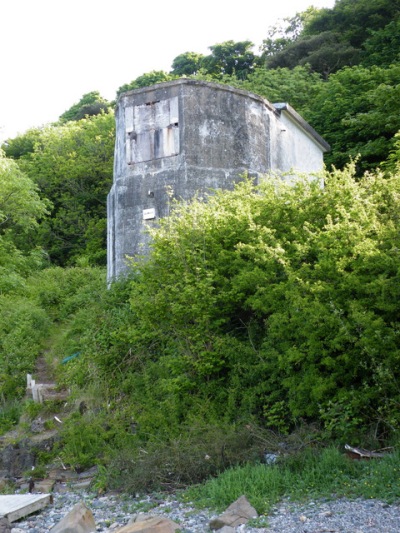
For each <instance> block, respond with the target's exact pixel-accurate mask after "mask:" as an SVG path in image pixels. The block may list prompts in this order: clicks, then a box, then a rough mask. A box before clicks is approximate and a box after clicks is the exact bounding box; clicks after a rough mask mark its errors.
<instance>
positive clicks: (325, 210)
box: [125, 164, 400, 436]
mask: <svg viewBox="0 0 400 533" xmlns="http://www.w3.org/2000/svg"><path fill="white" fill-rule="evenodd" d="M354 167H355V165H354V164H350V165H349V166H348V167H347V168H346V169H345V170H344V171H336V170H335V171H333V172H332V173H330V174H326V176H325V177H324V181H325V186H324V187H322V186H321V182H320V180H319V179H314V180H310V179H301V178H299V179H298V180H297V181H296V182H295V183H293V182H285V181H283V180H279V179H273V178H271V179H266V180H265V181H264V182H263V183H261V184H260V185H259V186H257V187H256V186H254V185H253V184H252V183H251V181H245V182H243V183H241V184H240V185H238V186H237V188H236V189H235V190H234V191H232V192H226V191H225V192H221V191H219V192H216V193H215V194H214V195H212V196H210V197H209V198H208V202H207V203H205V202H202V201H198V200H195V201H194V202H191V203H190V204H188V205H182V204H181V205H177V206H176V209H175V214H174V216H171V217H170V218H169V219H167V220H164V221H162V223H161V227H160V228H159V229H157V230H155V231H154V232H153V239H154V241H153V250H152V254H151V257H150V260H148V261H146V262H143V263H140V262H137V263H135V264H133V265H132V268H133V271H134V272H136V278H135V280H134V281H133V282H132V292H131V306H132V312H133V316H134V318H135V321H136V327H134V328H132V330H131V335H133V337H132V339H134V337H135V335H136V336H137V337H138V338H140V339H141V340H142V341H143V337H141V336H140V334H141V332H145V334H146V336H147V339H148V344H147V346H148V350H147V354H146V356H143V355H142V356H141V357H140V358H139V359H140V360H141V365H138V366H135V365H134V361H135V357H134V355H132V357H131V361H127V369H128V371H129V367H130V363H132V365H133V366H135V374H134V375H132V376H130V377H127V381H126V389H125V392H126V393H127V394H130V396H131V398H132V399H133V400H134V402H137V403H138V405H141V412H142V413H141V415H140V416H141V417H143V419H144V420H146V416H147V415H146V414H145V413H146V409H143V404H147V406H148V408H149V411H150V412H151V413H152V414H151V415H150V417H151V419H152V423H154V422H155V417H156V415H155V414H154V411H155V405H156V404H157V405H159V406H162V407H163V415H162V416H163V419H164V420H165V419H166V420H167V425H172V426H174V425H175V426H176V424H178V423H179V421H182V420H183V419H185V418H187V416H189V413H191V412H194V411H195V410H197V411H198V410H199V407H198V406H199V405H201V406H203V408H204V406H205V405H207V406H208V407H207V409H204V411H206V413H205V412H202V415H205V416H208V413H212V414H211V417H214V416H216V417H220V418H221V417H225V418H228V419H235V418H237V417H243V416H246V415H248V414H250V413H251V414H252V415H255V416H257V417H258V418H259V419H260V420H263V421H264V423H265V424H267V425H272V426H276V427H278V428H279V429H281V430H285V429H286V430H287V429H288V428H289V427H290V426H291V425H293V424H294V423H296V422H297V421H299V420H301V419H306V420H321V421H322V422H323V423H324V425H325V427H326V429H327V430H329V432H330V434H331V435H333V436H334V435H349V434H352V435H353V434H356V433H357V432H359V430H360V428H364V429H365V428H366V427H367V426H368V425H369V424H371V423H373V424H375V425H377V426H379V427H378V433H379V432H385V431H386V429H388V428H389V427H390V428H397V427H398V426H399V423H400V419H399V416H398V405H399V401H400V396H399V391H398V388H397V382H398V377H399V376H398V368H399V365H398V361H399V355H400V354H399V334H398V323H399V304H398V302H399V291H400V284H399V254H398V250H399V248H400V246H399V244H400V242H399V240H400V232H399V229H400V228H399V215H398V213H399V207H400V206H399V202H400V196H399V192H400V176H398V175H397V176H393V177H390V178H387V179H385V178H384V177H383V176H382V175H381V174H379V173H377V174H375V175H365V176H364V177H363V178H362V179H361V180H359V181H356V180H355V179H354V174H355V169H354ZM134 346H135V345H134ZM134 349H135V347H133V350H134ZM141 351H143V350H142V349H141ZM129 380H130V381H129ZM200 409H201V408H200ZM160 423H161V422H160Z"/></svg>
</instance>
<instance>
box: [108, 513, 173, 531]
mask: <svg viewBox="0 0 400 533" xmlns="http://www.w3.org/2000/svg"><path fill="white" fill-rule="evenodd" d="M179 527H180V526H179V524H176V523H175V522H173V521H172V520H170V519H169V518H163V517H162V516H148V517H147V518H146V519H145V520H140V521H139V522H137V521H135V522H133V523H130V524H127V525H126V526H123V527H121V528H119V529H117V530H116V531H115V533H174V531H176V530H177V529H179Z"/></svg>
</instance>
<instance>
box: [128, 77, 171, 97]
mask: <svg viewBox="0 0 400 533" xmlns="http://www.w3.org/2000/svg"><path fill="white" fill-rule="evenodd" d="M175 78H176V76H175V75H173V73H172V72H171V73H170V74H168V73H167V72H164V71H163V70H152V71H151V72H147V73H146V74H142V76H139V77H138V78H136V79H134V80H133V81H131V82H130V83H125V84H124V85H122V86H121V87H120V88H119V89H118V91H117V98H118V96H119V95H120V94H122V93H125V92H126V91H130V90H132V89H140V88H141V87H148V86H150V85H154V84H155V83H162V82H165V81H171V80H173V79H175Z"/></svg>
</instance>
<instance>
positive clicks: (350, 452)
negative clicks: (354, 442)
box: [344, 444, 392, 460]
mask: <svg viewBox="0 0 400 533" xmlns="http://www.w3.org/2000/svg"><path fill="white" fill-rule="evenodd" d="M344 448H345V450H346V455H347V456H348V457H350V458H351V459H357V460H361V459H367V460H369V459H377V458H382V457H385V456H386V455H387V451H388V450H391V449H392V448H384V450H381V451H369V450H365V449H364V448H353V447H352V446H349V445H348V444H345V446H344Z"/></svg>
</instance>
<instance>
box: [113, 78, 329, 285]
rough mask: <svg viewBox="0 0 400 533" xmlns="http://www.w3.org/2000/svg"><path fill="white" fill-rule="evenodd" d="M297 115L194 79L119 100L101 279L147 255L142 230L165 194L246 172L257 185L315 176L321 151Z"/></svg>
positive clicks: (210, 185) (178, 194)
mask: <svg viewBox="0 0 400 533" xmlns="http://www.w3.org/2000/svg"><path fill="white" fill-rule="evenodd" d="M296 115H297V114H296V113H295V112H294V110H292V109H291V108H285V109H283V108H280V109H278V110H277V109H275V108H274V107H273V106H272V105H271V104H270V103H269V102H267V101H266V100H264V99H262V98H261V97H259V96H256V95H254V94H251V93H248V92H246V91H241V90H237V89H234V88H232V87H228V86H224V85H217V84H214V83H207V82H202V81H197V80H188V79H182V80H176V81H173V82H167V83H162V84H158V85H154V86H152V87H147V88H144V89H138V90H134V91H130V92H127V93H125V94H123V95H122V96H121V97H120V99H119V101H118V106H117V111H116V126H117V128H116V146H115V163H114V183H113V187H112V189H111V191H110V194H109V197H108V278H109V279H113V278H114V277H117V276H119V275H120V274H123V273H124V272H126V270H127V268H128V266H127V257H133V256H136V255H140V254H142V253H144V254H145V253H147V251H148V245H149V237H148V235H147V233H146V228H147V227H148V226H149V225H152V224H156V223H157V220H159V219H160V218H161V217H165V216H167V215H168V214H169V204H170V197H169V195H171V194H172V195H173V197H174V198H178V199H190V198H192V197H193V196H194V195H195V194H196V193H202V192H203V193H204V192H205V191H207V190H209V189H220V188H222V189H227V188H232V187H233V185H234V183H235V182H236V181H238V180H240V179H241V177H242V176H243V174H244V173H246V172H248V173H250V174H251V175H253V176H255V177H256V178H259V177H261V176H262V175H263V174H265V173H267V172H268V171H270V170H278V169H281V170H288V169H289V168H291V167H297V168H299V169H300V170H304V171H309V170H318V169H320V168H321V167H322V157H323V151H324V149H325V148H326V147H324V146H323V145H321V143H320V138H317V137H318V136H317V137H313V130H312V129H311V128H310V131H306V130H305V129H304V125H306V123H305V122H304V121H303V122H302V119H301V117H298V115H297V116H296ZM299 118H300V120H298V119H299ZM306 126H308V125H306ZM282 130H285V132H283V131H282ZM284 133H286V135H284ZM314 133H315V132H314ZM323 142H324V141H323V140H322V143H323ZM325 144H326V143H325ZM305 154H307V155H306V156H305Z"/></svg>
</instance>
